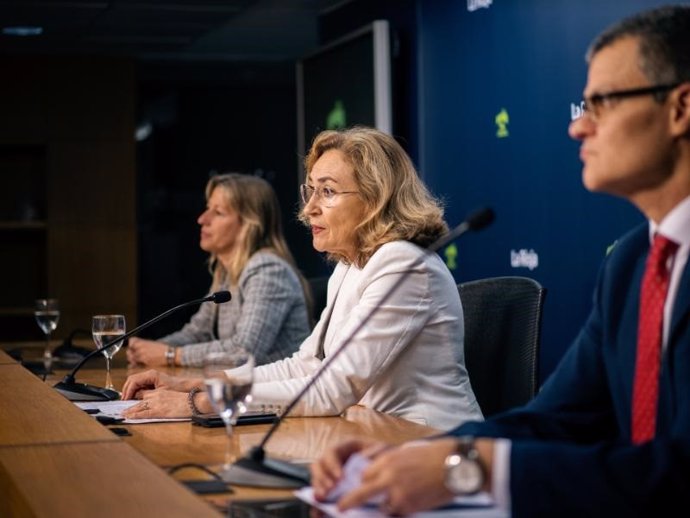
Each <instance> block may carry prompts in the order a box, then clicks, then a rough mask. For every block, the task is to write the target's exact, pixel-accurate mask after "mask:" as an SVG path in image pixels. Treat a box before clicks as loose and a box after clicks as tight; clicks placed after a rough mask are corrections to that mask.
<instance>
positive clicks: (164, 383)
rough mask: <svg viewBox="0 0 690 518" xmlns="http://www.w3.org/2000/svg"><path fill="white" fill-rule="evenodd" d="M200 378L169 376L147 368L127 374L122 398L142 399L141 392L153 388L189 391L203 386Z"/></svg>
mask: <svg viewBox="0 0 690 518" xmlns="http://www.w3.org/2000/svg"><path fill="white" fill-rule="evenodd" d="M203 385H204V382H203V380H200V379H192V378H181V377H178V376H170V375H169V374H165V373H164V372H160V371H157V370H153V369H151V370H147V371H146V372H139V373H137V374H132V375H131V376H128V377H127V379H126V380H125V383H124V385H122V399H143V393H144V392H145V391H150V390H153V389H166V390H171V391H177V392H189V391H190V390H192V389H193V388H194V387H199V388H203Z"/></svg>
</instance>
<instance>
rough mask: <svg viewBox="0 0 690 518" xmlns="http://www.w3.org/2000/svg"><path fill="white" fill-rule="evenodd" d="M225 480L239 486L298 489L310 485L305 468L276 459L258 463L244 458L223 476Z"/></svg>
mask: <svg viewBox="0 0 690 518" xmlns="http://www.w3.org/2000/svg"><path fill="white" fill-rule="evenodd" d="M221 477H222V478H223V480H224V481H225V482H227V483H229V484H236V485H238V486H253V487H271V488H282V489H297V488H300V487H304V486H308V485H309V483H310V477H309V470H308V469H307V468H305V467H302V466H298V465H296V464H292V463H290V462H285V461H281V460H276V459H269V458H264V460H263V461H261V462H260V461H256V460H254V459H251V458H249V457H243V458H241V459H239V460H238V461H237V462H235V463H234V464H232V465H231V466H230V467H229V468H227V469H226V470H225V471H223V473H222V474H221Z"/></svg>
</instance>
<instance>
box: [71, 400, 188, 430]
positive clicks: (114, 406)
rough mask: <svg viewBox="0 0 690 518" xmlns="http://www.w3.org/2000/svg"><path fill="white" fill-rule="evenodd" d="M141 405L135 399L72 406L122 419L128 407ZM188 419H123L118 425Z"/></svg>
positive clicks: (89, 402) (83, 403) (186, 418)
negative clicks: (94, 410)
mask: <svg viewBox="0 0 690 518" xmlns="http://www.w3.org/2000/svg"><path fill="white" fill-rule="evenodd" d="M137 403H141V401H139V400H136V399H129V400H127V401H79V402H75V403H74V404H75V405H77V406H78V407H79V408H81V409H82V410H90V409H96V410H98V414H94V416H98V415H102V416H107V417H113V418H115V419H122V412H124V411H125V410H127V409H128V408H129V407H131V406H134V405H136V404H137ZM189 420H190V418H189V417H180V418H163V417H161V418H155V419H125V420H124V421H122V422H121V423H120V424H143V423H167V422H174V421H189Z"/></svg>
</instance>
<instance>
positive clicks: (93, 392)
mask: <svg viewBox="0 0 690 518" xmlns="http://www.w3.org/2000/svg"><path fill="white" fill-rule="evenodd" d="M230 298H231V295H230V292H229V291H217V292H215V293H212V294H211V295H209V296H207V297H203V298H200V299H195V300H191V301H189V302H185V303H184V304H180V305H179V306H175V307H174V308H171V309H169V310H167V311H166V312H164V313H161V314H160V315H158V316H157V317H155V318H152V319H151V320H149V321H148V322H144V323H143V324H141V325H140V326H139V327H135V328H134V329H132V330H131V331H129V332H127V333H125V334H123V335H122V336H119V337H117V338H115V339H113V340H110V341H109V342H108V343H106V344H104V345H103V346H102V347H99V348H98V349H95V350H93V351H91V352H90V353H89V354H87V355H86V356H84V357H83V358H82V359H81V361H80V362H79V363H77V365H76V366H75V367H74V368H73V369H72V371H71V372H70V373H69V374H67V375H66V376H65V377H64V378H63V379H62V381H60V382H58V383H56V384H55V385H54V386H53V388H54V389H55V390H57V391H58V392H59V393H60V394H62V395H63V396H65V397H66V398H67V399H69V400H70V401H115V400H117V399H120V394H119V393H118V392H116V391H114V390H110V389H107V388H105V387H98V386H96V385H88V384H86V383H77V382H76V381H75V379H74V377H75V375H76V374H77V372H78V371H79V369H81V368H82V366H83V365H84V364H85V363H86V362H87V361H88V360H90V359H91V358H93V357H94V356H96V355H97V354H99V353H102V352H103V351H105V350H106V349H108V348H109V347H112V346H113V345H115V344H116V343H118V342H121V341H123V340H126V339H127V338H129V337H130V336H132V335H134V334H136V333H138V332H139V331H141V330H143V329H146V328H147V327H149V326H152V325H153V324H155V323H156V322H158V321H159V320H161V319H163V318H165V317H167V316H168V315H170V314H172V313H175V312H176V311H178V310H180V309H182V308H186V307H187V306H192V305H194V304H201V303H203V302H211V301H212V302H215V303H216V304H222V303H224V302H227V301H229V300H230Z"/></svg>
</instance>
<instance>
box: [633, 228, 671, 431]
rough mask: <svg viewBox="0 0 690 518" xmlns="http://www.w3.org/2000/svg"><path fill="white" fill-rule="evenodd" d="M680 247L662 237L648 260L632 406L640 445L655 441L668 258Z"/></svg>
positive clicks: (667, 281) (658, 239)
mask: <svg viewBox="0 0 690 518" xmlns="http://www.w3.org/2000/svg"><path fill="white" fill-rule="evenodd" d="M677 249H678V244H677V243H674V242H673V241H670V240H669V239H667V238H665V237H664V236H661V235H655V236H654V244H653V245H652V249H651V251H650V252H649V256H648V257H647V263H646V265H645V271H644V277H643V278H642V290H641V291H640V314H639V324H638V326H639V327H638V330H637V361H636V363H635V382H634V386H633V405H632V442H633V444H640V443H643V442H645V441H649V440H651V439H653V438H654V431H655V428H656V407H657V401H658V399H659V368H660V364H661V340H662V336H663V329H664V326H663V323H664V302H665V301H666V292H668V284H669V277H670V275H669V269H668V266H667V265H668V259H669V257H671V256H672V255H673V254H674V253H675V252H676V250H677Z"/></svg>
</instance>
